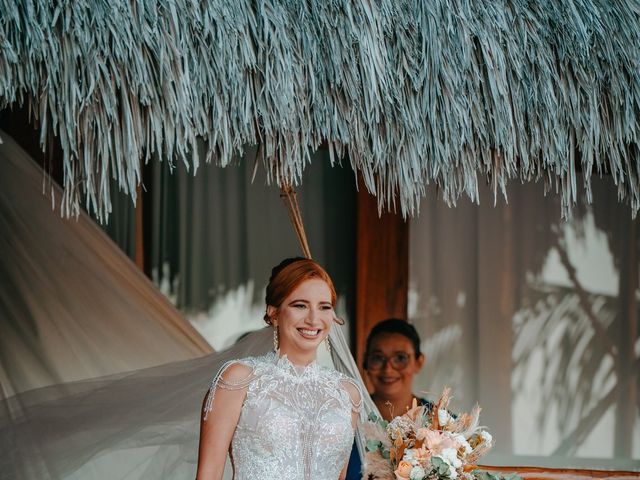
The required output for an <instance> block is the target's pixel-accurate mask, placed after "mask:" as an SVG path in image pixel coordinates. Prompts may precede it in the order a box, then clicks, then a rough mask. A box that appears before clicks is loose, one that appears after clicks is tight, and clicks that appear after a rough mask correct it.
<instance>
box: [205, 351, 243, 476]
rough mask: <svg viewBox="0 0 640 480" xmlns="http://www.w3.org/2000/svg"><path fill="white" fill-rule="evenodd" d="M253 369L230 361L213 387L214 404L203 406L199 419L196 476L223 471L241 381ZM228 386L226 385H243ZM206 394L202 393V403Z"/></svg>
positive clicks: (240, 398) (239, 400) (237, 412)
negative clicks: (209, 406)
mask: <svg viewBox="0 0 640 480" xmlns="http://www.w3.org/2000/svg"><path fill="white" fill-rule="evenodd" d="M251 374H252V370H251V368H250V367H248V366H247V365H243V364H240V363H233V364H231V365H230V366H229V367H228V368H227V369H226V370H225V371H224V372H223V373H222V375H221V378H220V382H219V384H218V385H215V386H214V387H212V388H215V392H212V393H214V394H215V406H214V408H213V409H212V410H211V411H209V412H207V411H206V407H205V408H203V412H202V418H201V420H200V446H199V448H198V472H197V474H196V480H220V479H222V474H223V473H224V464H225V461H226V459H227V452H228V451H229V445H230V444H231V439H232V437H233V432H234V431H235V429H236V425H237V424H238V419H239V418H240V412H241V410H242V403H243V402H244V399H245V396H246V394H247V386H246V384H245V383H244V382H245V381H246V380H247V379H248V378H249V377H251ZM243 384H244V387H241V388H229V387H225V385H237V386H240V385H243ZM206 402H207V398H206V397H205V403H206Z"/></svg>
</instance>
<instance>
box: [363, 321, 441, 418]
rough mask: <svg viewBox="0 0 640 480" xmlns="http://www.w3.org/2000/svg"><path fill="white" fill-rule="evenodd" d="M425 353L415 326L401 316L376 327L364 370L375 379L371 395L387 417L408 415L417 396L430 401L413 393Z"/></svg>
mask: <svg viewBox="0 0 640 480" xmlns="http://www.w3.org/2000/svg"><path fill="white" fill-rule="evenodd" d="M423 364H424V355H423V354H422V353H421V352H420V337H419V336H418V332H417V331H416V329H415V327H414V326H413V325H411V324H410V323H407V322H405V321H403V320H399V319H397V318H390V319H387V320H383V321H382V322H380V323H378V324H377V325H375V326H374V327H373V329H372V330H371V333H369V337H368V338H367V344H366V349H365V357H364V370H365V372H366V374H367V377H368V378H369V381H370V382H371V386H372V387H373V391H372V392H371V398H372V399H373V401H374V403H375V404H376V406H377V407H378V410H379V411H380V415H382V417H383V418H384V419H385V420H391V419H392V418H394V417H396V416H398V415H402V414H404V413H405V412H406V411H407V409H409V408H411V404H412V403H413V399H414V398H417V399H418V403H422V404H428V403H429V402H428V401H427V400H424V399H421V398H420V397H418V396H417V395H415V394H414V393H413V377H414V375H416V374H417V373H418V372H420V370H421V369H422V366H423Z"/></svg>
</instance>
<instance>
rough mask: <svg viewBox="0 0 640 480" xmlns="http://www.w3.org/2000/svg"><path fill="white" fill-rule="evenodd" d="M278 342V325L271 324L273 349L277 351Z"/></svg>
mask: <svg viewBox="0 0 640 480" xmlns="http://www.w3.org/2000/svg"><path fill="white" fill-rule="evenodd" d="M279 347H280V344H279V342H278V326H277V325H274V326H273V349H274V350H275V351H276V352H277V351H278V348H279Z"/></svg>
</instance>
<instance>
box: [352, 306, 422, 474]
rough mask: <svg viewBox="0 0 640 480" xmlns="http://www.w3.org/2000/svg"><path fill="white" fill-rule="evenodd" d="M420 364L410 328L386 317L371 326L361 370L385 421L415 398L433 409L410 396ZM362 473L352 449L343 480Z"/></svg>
mask: <svg viewBox="0 0 640 480" xmlns="http://www.w3.org/2000/svg"><path fill="white" fill-rule="evenodd" d="M423 364H424V355H423V354H422V353H421V352H420V336H419V335H418V332H417V331H416V329H415V327H414V326H413V325H411V324H410V323H408V322H405V321H404V320H400V319H397V318H389V319H387V320H383V321H381V322H380V323H378V324H376V325H375V326H374V327H373V329H372V330H371V332H370V333H369V336H368V337H367V344H366V349H365V353H364V370H365V372H366V374H367V377H368V378H369V381H370V382H371V386H372V387H373V391H372V392H371V398H372V399H373V401H374V403H375V404H376V406H377V407H378V410H379V411H380V415H382V417H383V418H384V419H385V420H387V421H391V420H392V419H393V418H394V417H397V416H398V415H402V414H404V413H405V412H406V411H407V410H408V409H409V408H411V406H412V403H413V399H414V398H415V399H417V400H418V404H419V405H427V406H428V407H429V408H431V407H432V406H433V404H432V403H431V402H430V401H429V400H426V399H424V398H420V397H419V396H417V395H415V394H414V393H413V377H414V375H415V374H417V373H418V372H420V370H421V369H422V365H423ZM361 470H362V464H361V462H360V458H359V456H358V452H357V451H356V449H355V447H354V448H353V450H352V452H351V457H350V459H349V468H348V470H347V477H346V480H359V479H360V478H361V473H360V472H361Z"/></svg>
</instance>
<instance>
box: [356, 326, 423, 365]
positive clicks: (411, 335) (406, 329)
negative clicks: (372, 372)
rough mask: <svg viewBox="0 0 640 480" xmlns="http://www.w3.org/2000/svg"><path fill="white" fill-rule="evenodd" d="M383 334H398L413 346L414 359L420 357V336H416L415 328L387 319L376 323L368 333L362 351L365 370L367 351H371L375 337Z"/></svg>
mask: <svg viewBox="0 0 640 480" xmlns="http://www.w3.org/2000/svg"><path fill="white" fill-rule="evenodd" d="M383 333H398V334H400V335H402V336H403V337H407V338H408V339H409V340H410V341H411V343H412V345H413V349H414V350H415V352H416V358H418V357H419V356H420V355H422V353H421V352H420V335H418V331H417V330H416V327H414V326H413V325H411V324H410V323H409V322H406V321H404V320H401V319H399V318H387V319H386V320H382V321H381V322H378V323H376V324H375V325H374V327H373V328H372V329H371V331H370V332H369V336H368V337H367V347H366V348H365V350H364V369H365V370H366V369H367V357H368V356H369V350H371V343H372V342H373V339H374V338H375V337H377V336H378V335H381V334H383Z"/></svg>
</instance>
